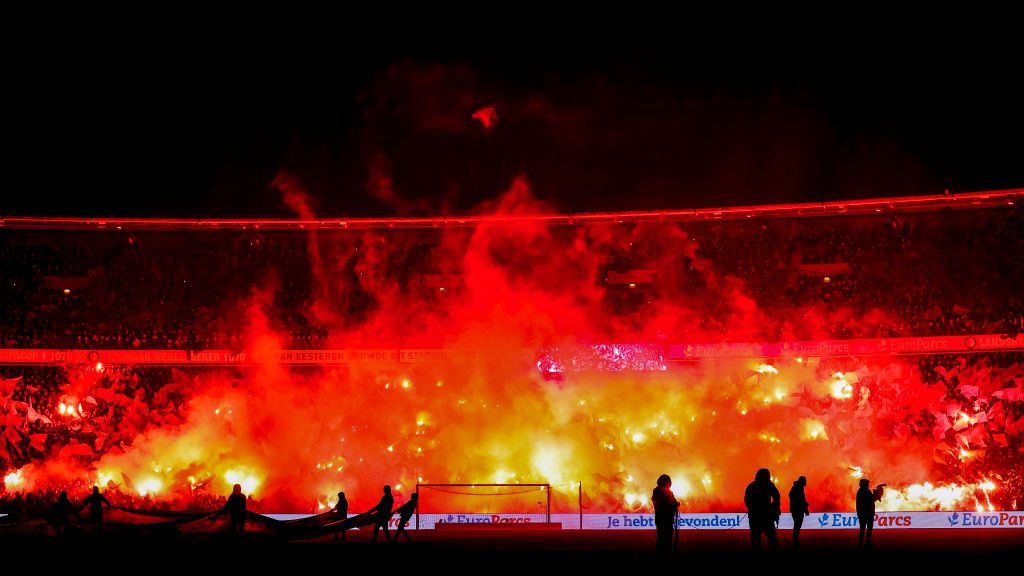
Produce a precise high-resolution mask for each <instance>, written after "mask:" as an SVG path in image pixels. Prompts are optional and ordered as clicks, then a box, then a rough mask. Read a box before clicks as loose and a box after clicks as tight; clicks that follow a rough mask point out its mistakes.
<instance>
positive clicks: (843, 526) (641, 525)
mask: <svg viewBox="0 0 1024 576" xmlns="http://www.w3.org/2000/svg"><path fill="white" fill-rule="evenodd" d="M269 516H270V517H272V518H277V519H288V520H293V519H297V518H302V517H304V516H310V515H298V514H269ZM546 519H547V517H546V516H545V515H544V514H420V515H419V529H420V530H432V529H435V528H436V527H437V525H438V524H444V523H449V524H467V525H469V524H507V525H528V524H540V523H543V522H544V521H545V520H546ZM551 522H553V523H558V524H561V525H562V529H563V530H572V529H579V528H580V515H579V514H552V515H551ZM582 522H583V529H584V530H654V514H584V515H583V517H582ZM396 523H397V517H393V518H392V522H391V525H392V526H394V525H395V524H396ZM408 528H409V529H416V517H415V516H413V518H412V520H411V521H410V522H409V527H408ZM858 528H859V520H858V518H857V514H856V513H855V512H815V513H812V514H811V515H810V516H807V517H805V518H804V523H803V526H802V527H801V530H857V529H858ZM980 528H988V529H991V528H1005V529H1018V530H1019V529H1024V511H995V512H878V513H876V514H875V525H874V529H875V530H902V529H949V530H972V529H980ZM679 529H680V530H710V531H718V530H740V531H746V530H749V529H750V525H749V524H748V523H747V515H746V513H743V512H720V513H701V514H690V513H683V514H680V515H679ZM779 529H780V530H792V529H793V517H792V516H790V515H789V514H788V513H785V512H783V514H782V516H781V517H780V518H779Z"/></svg>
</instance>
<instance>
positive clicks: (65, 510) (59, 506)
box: [50, 492, 75, 538]
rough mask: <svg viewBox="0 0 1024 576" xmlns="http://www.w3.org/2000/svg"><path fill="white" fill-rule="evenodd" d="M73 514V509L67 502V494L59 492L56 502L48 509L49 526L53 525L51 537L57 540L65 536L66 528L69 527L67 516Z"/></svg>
mask: <svg viewBox="0 0 1024 576" xmlns="http://www.w3.org/2000/svg"><path fill="white" fill-rule="evenodd" d="M74 513H75V507H74V506H73V505H72V504H71V500H68V493H67V492H61V493H60V496H58V497H57V502H56V503H55V504H54V505H53V508H50V524H52V525H53V535H54V536H55V537H57V538H60V537H62V536H66V535H67V530H68V527H69V526H70V525H71V521H70V520H69V519H68V517H69V516H71V515H72V514H74Z"/></svg>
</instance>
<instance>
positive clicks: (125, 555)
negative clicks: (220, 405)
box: [0, 529, 1024, 576]
mask: <svg viewBox="0 0 1024 576" xmlns="http://www.w3.org/2000/svg"><path fill="white" fill-rule="evenodd" d="M781 536H782V538H781V540H780V549H779V551H777V552H775V553H770V552H768V551H763V552H762V553H760V554H755V553H753V552H752V551H751V550H750V542H749V539H748V536H747V533H746V532H745V531H738V530H728V531H719V532H714V531H707V532H703V531H684V532H682V533H681V539H680V546H679V550H678V552H677V553H675V554H673V555H672V556H671V557H669V558H665V559H660V558H657V557H655V555H654V551H653V548H654V532H653V531H650V532H647V531H643V532H638V531H611V530H609V531H595V530H588V531H583V532H580V531H573V530H562V531H532V532H528V531H515V530H502V531H493V530H492V531H480V532H475V531H461V530H460V531H451V532H449V531H429V532H422V533H419V534H417V533H413V534H412V537H413V538H414V541H413V542H405V541H403V542H399V543H387V542H384V541H383V540H381V541H380V542H378V543H376V544H371V543H370V542H369V534H368V532H366V531H352V532H350V533H349V535H348V540H347V541H345V542H341V541H335V540H334V539H333V538H332V537H331V536H326V537H321V538H317V539H312V540H305V541H299V542H283V541H279V540H276V539H273V538H269V537H265V536H259V535H245V536H243V537H241V538H237V537H230V536H228V535H216V536H205V537H180V538H140V537H132V536H130V535H126V534H119V535H103V536H92V535H89V534H88V533H79V534H78V535H76V536H75V537H73V538H71V539H69V540H67V541H64V542H58V541H55V540H54V539H52V538H49V537H42V536H20V537H7V538H2V539H0V547H2V549H3V550H4V551H5V552H6V554H5V557H6V558H7V563H6V565H5V569H6V570H7V573H28V574H33V573H41V572H38V571H39V570H43V571H49V570H50V569H57V570H61V571H64V570H66V571H68V572H70V573H75V574H80V573H104V574H108V575H110V576H114V575H116V574H122V573H126V574H148V573H167V572H168V571H170V572H173V573H179V574H188V575H191V574H197V573H217V574H224V575H225V576H226V575H228V574H236V573H237V574H246V575H249V574H252V575H255V574H257V573H260V574H262V573H268V574H269V573H283V574H288V575H289V576H297V575H299V574H306V573H316V574H323V573H342V572H350V571H352V570H354V569H359V570H360V572H362V571H363V570H364V569H367V570H373V569H374V567H376V568H378V569H380V570H381V571H383V572H385V573H389V574H394V573H408V574H417V573H425V574H426V573H429V574H435V573H440V574H445V573H458V574H463V573H475V574H485V573H491V572H497V573H508V572H512V571H514V572H519V573H523V574H530V573H554V572H558V573H562V574H570V575H573V576H575V574H574V573H575V572H579V571H585V572H588V573H589V572H592V571H593V572H596V573H601V574H604V573H619V572H621V573H624V574H625V573H633V571H635V570H645V569H657V570H673V571H675V570H679V571H682V572H685V571H690V572H693V571H699V572H704V571H707V572H708V573H713V574H718V573H722V574H728V573H733V572H734V571H735V570H744V571H747V570H749V571H751V573H756V572H759V571H762V570H768V571H771V572H777V571H786V572H790V573H794V574H819V575H823V574H832V573H836V572H838V573H865V574H867V573H879V572H881V573H895V572H899V573H903V574H910V575H911V576H917V574H916V573H917V572H920V573H921V576H925V572H922V571H928V573H934V574H957V575H960V574H969V575H974V574H978V575H981V574H1016V573H1019V572H1020V569H1021V567H1024V530H1014V529H990V530H984V529H978V530H941V529H939V530H890V531H878V532H876V533H875V542H874V548H872V549H870V550H858V549H857V545H856V544H857V533H856V532H855V531H827V532H826V531H805V533H804V534H802V536H801V540H802V547H801V548H800V549H799V550H795V549H793V547H792V546H791V545H790V540H789V536H790V535H789V533H788V532H783V533H781ZM22 563H25V564H26V566H24V567H20V566H19V565H20V564H22ZM33 568H34V569H36V571H35V572H33V571H32V569H33ZM26 569H27V570H28V571H26Z"/></svg>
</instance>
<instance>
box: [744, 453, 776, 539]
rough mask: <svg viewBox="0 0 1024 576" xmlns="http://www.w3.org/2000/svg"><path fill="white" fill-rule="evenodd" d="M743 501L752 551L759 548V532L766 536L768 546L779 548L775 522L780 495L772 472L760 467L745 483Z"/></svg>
mask: <svg viewBox="0 0 1024 576" xmlns="http://www.w3.org/2000/svg"><path fill="white" fill-rule="evenodd" d="M743 503H744V504H746V505H747V521H748V522H749V523H750V544H751V545H752V546H753V547H754V551H755V552H758V551H760V550H761V533H762V532H763V533H764V534H765V536H767V537H768V547H769V548H771V549H772V550H778V549H779V541H778V538H777V536H776V534H775V523H776V522H778V521H779V514H780V513H781V512H780V510H781V509H782V496H781V495H780V494H779V489H778V488H776V487H775V483H774V482H772V473H771V472H769V471H768V469H767V468H761V469H760V470H758V471H757V474H755V475H754V481H753V482H751V483H750V484H748V485H747V490H746V492H745V493H744V494H743Z"/></svg>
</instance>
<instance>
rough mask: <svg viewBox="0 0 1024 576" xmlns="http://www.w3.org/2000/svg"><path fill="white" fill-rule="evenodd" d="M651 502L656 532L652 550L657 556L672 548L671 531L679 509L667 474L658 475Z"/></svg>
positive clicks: (664, 554)
mask: <svg viewBox="0 0 1024 576" xmlns="http://www.w3.org/2000/svg"><path fill="white" fill-rule="evenodd" d="M651 502H652V503H653V504H654V527H655V528H656V529H657V533H658V536H657V540H656V542H655V547H654V550H655V552H656V553H657V554H658V556H666V555H668V553H669V552H670V551H671V550H672V531H673V529H675V526H674V524H675V519H676V512H678V511H679V501H678V500H676V496H675V494H673V493H672V479H671V478H669V477H668V474H662V475H661V476H658V485H657V486H656V487H655V488H654V493H653V494H651Z"/></svg>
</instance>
